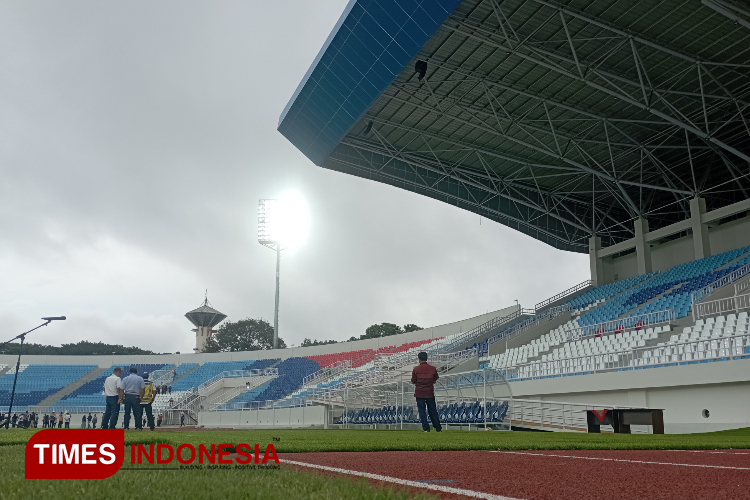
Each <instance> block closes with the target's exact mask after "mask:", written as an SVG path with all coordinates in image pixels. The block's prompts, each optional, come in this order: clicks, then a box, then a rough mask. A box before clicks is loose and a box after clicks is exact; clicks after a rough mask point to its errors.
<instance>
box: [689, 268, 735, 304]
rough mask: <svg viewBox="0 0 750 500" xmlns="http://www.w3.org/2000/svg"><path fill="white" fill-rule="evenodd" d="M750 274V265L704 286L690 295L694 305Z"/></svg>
mask: <svg viewBox="0 0 750 500" xmlns="http://www.w3.org/2000/svg"><path fill="white" fill-rule="evenodd" d="M748 273H750V264H746V265H744V266H742V267H739V268H737V269H735V270H734V271H732V272H731V273H729V274H726V275H724V276H722V277H721V278H719V279H718V280H716V281H714V282H713V283H711V284H708V285H706V286H704V287H703V288H701V289H700V290H696V291H694V292H693V293H692V294H690V296H691V300H692V303H693V304H695V303H697V302H699V301H700V300H703V299H704V298H706V297H708V296H709V295H711V294H712V293H713V292H714V290H717V289H718V288H721V287H723V286H725V285H728V284H730V283H734V282H735V281H737V280H738V279H740V278H742V277H743V276H745V275H746V274H748ZM735 294H736V291H735ZM693 310H695V307H693Z"/></svg>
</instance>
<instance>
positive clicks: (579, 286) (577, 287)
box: [534, 280, 594, 311]
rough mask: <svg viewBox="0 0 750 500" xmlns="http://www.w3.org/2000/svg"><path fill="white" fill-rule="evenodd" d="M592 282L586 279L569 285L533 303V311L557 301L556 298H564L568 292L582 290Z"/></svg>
mask: <svg viewBox="0 0 750 500" xmlns="http://www.w3.org/2000/svg"><path fill="white" fill-rule="evenodd" d="M593 284H594V282H593V281H591V280H586V281H584V282H583V283H578V284H577V285H575V286H573V287H570V288H568V289H567V290H565V291H564V292H560V293H558V294H557V295H553V296H552V297H550V298H548V299H546V300H543V301H541V302H539V303H538V304H537V305H535V306H534V310H535V311H538V310H539V309H541V308H542V307H545V306H548V305H549V304H551V303H553V302H555V301H558V300H560V299H562V298H565V297H567V296H568V295H570V294H573V293H575V292H577V291H579V290H583V289H584V288H586V287H587V286H591V285H593Z"/></svg>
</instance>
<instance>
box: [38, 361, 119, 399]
mask: <svg viewBox="0 0 750 500" xmlns="http://www.w3.org/2000/svg"><path fill="white" fill-rule="evenodd" d="M105 371H107V368H94V369H93V370H91V371H90V372H88V373H87V374H86V375H84V376H83V377H81V378H79V379H78V380H76V381H75V382H71V383H70V384H68V385H66V386H65V387H63V388H62V389H60V390H59V391H57V392H56V393H54V394H50V395H49V396H47V397H46V398H44V399H43V400H42V401H40V402H39V403H38V404H37V405H36V406H40V407H45V406H52V405H53V404H55V403H57V402H58V401H60V400H61V399H62V398H63V397H65V396H67V395H68V394H70V393H71V392H73V391H75V390H76V389H78V388H79V387H81V386H82V385H83V384H85V383H86V382H90V381H92V380H94V379H95V378H96V377H98V376H99V375H101V374H102V373H104V372H105Z"/></svg>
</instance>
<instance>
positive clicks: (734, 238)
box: [602, 217, 750, 283]
mask: <svg viewBox="0 0 750 500" xmlns="http://www.w3.org/2000/svg"><path fill="white" fill-rule="evenodd" d="M708 232H709V239H710V241H711V255H716V254H720V253H724V252H728V251H730V250H734V249H736V248H740V247H746V246H750V217H743V218H741V219H737V220H734V221H732V222H728V223H726V224H721V225H718V226H714V227H709V230H708ZM693 255H694V254H693V235H692V234H690V235H687V236H684V237H682V238H678V239H676V240H672V241H668V242H666V243H662V244H656V245H654V244H653V243H652V247H651V262H652V266H653V267H652V268H653V270H654V271H662V272H664V271H666V270H667V269H670V268H672V267H674V266H677V265H679V264H684V263H686V262H690V261H692V260H694V256H693ZM602 260H603V265H604V281H605V283H612V282H613V281H615V274H616V275H617V280H618V281H620V280H624V279H627V278H632V277H634V276H638V266H637V263H636V255H635V253H630V254H627V255H623V256H620V257H615V258H608V257H605V258H604V259H602Z"/></svg>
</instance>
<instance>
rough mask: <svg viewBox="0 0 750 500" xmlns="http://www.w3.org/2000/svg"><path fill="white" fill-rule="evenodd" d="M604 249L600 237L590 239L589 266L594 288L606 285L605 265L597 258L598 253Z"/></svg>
mask: <svg viewBox="0 0 750 500" xmlns="http://www.w3.org/2000/svg"><path fill="white" fill-rule="evenodd" d="M601 248H602V239H601V238H600V237H599V236H596V235H594V236H592V237H591V238H589V265H590V267H591V281H593V282H594V286H602V285H603V284H604V265H603V263H602V259H600V258H599V257H598V256H597V252H598V251H599V250H601Z"/></svg>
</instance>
